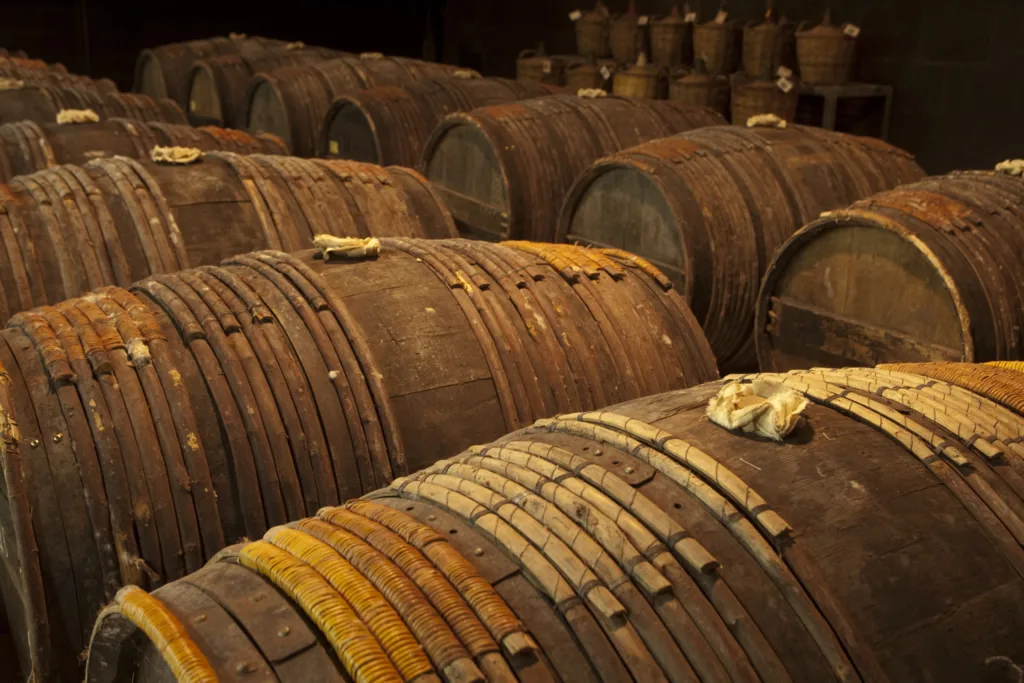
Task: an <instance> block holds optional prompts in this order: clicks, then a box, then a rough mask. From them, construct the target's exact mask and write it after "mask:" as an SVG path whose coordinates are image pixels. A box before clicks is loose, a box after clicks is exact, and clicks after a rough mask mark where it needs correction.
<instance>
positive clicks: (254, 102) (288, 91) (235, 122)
mask: <svg viewBox="0 0 1024 683" xmlns="http://www.w3.org/2000/svg"><path fill="white" fill-rule="evenodd" d="M197 68H198V67H197ZM453 76H454V77H463V78H479V76H480V74H478V73H477V72H475V71H471V70H467V69H460V68H458V67H453V66H449V65H447V64H437V63H433V62H425V61H422V60H418V59H409V58H406V57H385V56H383V55H381V54H378V53H364V54H362V55H360V56H358V57H355V56H341V57H338V58H336V59H329V60H326V61H323V60H321V61H317V62H314V63H306V64H300V65H292V66H283V67H282V68H277V69H272V70H264V73H258V74H255V76H254V77H252V78H251V79H249V80H246V82H245V83H244V84H243V88H244V89H243V90H242V93H243V95H244V97H243V99H242V100H234V101H233V102H232V105H231V106H232V111H233V112H234V113H233V114H232V115H228V113H227V112H226V111H225V110H224V109H223V106H224V103H225V100H228V99H232V98H231V97H227V98H226V97H225V95H224V89H219V90H218V92H219V93H220V103H219V104H216V105H214V106H213V107H208V106H207V105H206V104H204V103H203V101H202V100H200V101H198V102H196V100H195V99H193V100H192V101H190V102H189V109H190V111H191V112H192V115H193V117H194V120H195V121H206V120H207V119H208V117H207V116H205V115H204V113H203V112H204V111H206V110H207V109H208V108H212V109H219V110H220V111H224V112H225V113H224V117H223V124H224V125H229V126H235V127H240V128H247V129H251V130H265V131H267V132H270V133H274V134H275V135H278V136H280V137H281V138H282V139H283V140H285V142H287V143H288V145H289V146H290V147H291V149H292V151H293V153H294V154H296V155H298V156H313V155H315V154H316V148H317V143H318V141H319V139H320V130H321V128H322V124H323V121H324V117H325V115H326V114H327V111H328V110H329V109H330V107H331V104H332V102H334V101H335V99H337V98H338V97H341V96H343V95H349V94H351V93H355V92H358V91H360V90H363V89H365V88H372V87H376V86H397V85H405V84H410V83H415V82H418V81H421V80H423V79H430V78H438V77H453ZM198 86H199V81H197V80H193V91H195V88H197V87H198ZM530 90H531V91H533V92H537V91H540V90H542V88H532V89H530ZM192 102H196V106H195V107H193V104H192Z"/></svg>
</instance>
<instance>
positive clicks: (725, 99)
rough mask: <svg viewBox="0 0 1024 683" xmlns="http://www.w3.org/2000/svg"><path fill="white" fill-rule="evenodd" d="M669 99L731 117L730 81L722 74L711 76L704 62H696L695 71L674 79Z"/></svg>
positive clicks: (699, 60)
mask: <svg viewBox="0 0 1024 683" xmlns="http://www.w3.org/2000/svg"><path fill="white" fill-rule="evenodd" d="M668 97H669V99H671V100H676V101H677V102H683V103H685V104H693V105H696V106H698V107H708V108H710V109H714V110H715V111H717V112H718V113H719V114H721V115H722V116H724V117H726V118H728V117H729V79H728V78H727V77H726V76H723V75H722V74H714V75H713V74H709V73H708V72H707V68H706V67H705V66H704V60H702V59H700V58H697V59H695V60H694V68H693V71H692V72H690V73H688V74H682V75H680V76H679V77H676V78H673V79H672V82H671V83H670V84H669V88H668Z"/></svg>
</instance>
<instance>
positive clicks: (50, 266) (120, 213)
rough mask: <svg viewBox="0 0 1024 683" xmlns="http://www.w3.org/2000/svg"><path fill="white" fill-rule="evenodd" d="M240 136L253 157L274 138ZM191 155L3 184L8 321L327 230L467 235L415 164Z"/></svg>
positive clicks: (0, 223)
mask: <svg viewBox="0 0 1024 683" xmlns="http://www.w3.org/2000/svg"><path fill="white" fill-rule="evenodd" d="M230 140H232V141H233V142H234V143H235V146H236V149H237V148H238V147H240V146H245V147H248V150H247V151H249V152H257V151H263V149H264V148H265V146H266V144H267V141H266V140H265V139H261V138H255V137H251V136H248V135H246V134H243V133H240V132H236V134H235V135H233V136H231V138H230ZM218 142H219V141H218ZM192 154H193V155H197V154H198V150H193V151H192ZM186 161H189V163H153V162H150V161H148V160H145V161H140V160H137V159H132V158H129V157H127V156H123V157H122V156H118V157H113V158H100V159H94V160H92V161H90V162H88V163H86V164H84V165H82V166H74V165H63V166H56V167H53V168H48V169H46V170H43V171H39V172H37V173H33V174H30V175H23V176H16V177H14V178H12V179H11V180H10V181H9V183H8V184H7V185H5V186H0V314H2V315H3V317H4V319H6V318H7V317H8V316H9V315H12V314H14V313H17V312H18V311H24V310H27V309H29V308H33V307H35V306H40V305H44V304H55V303H57V302H59V301H62V300H63V299H66V298H68V297H71V296H78V295H81V294H83V293H84V292H87V291H89V290H90V289H94V288H96V287H100V286H103V285H120V286H127V285H128V284H130V283H131V282H134V281H135V280H138V279H140V278H143V277H146V276H148V275H152V274H157V273H170V272H174V271H176V270H180V269H182V268H188V267H195V266H201V265H210V264H215V263H217V262H218V261H220V260H222V259H224V258H227V257H228V256H232V255H235V254H240V253H245V252H248V251H254V250H259V249H267V248H270V249H284V250H287V251H296V250H299V249H306V248H309V247H311V246H313V238H314V237H315V236H317V235H320V234H325V235H334V236H338V237H373V236H377V237H383V236H396V237H429V238H437V237H453V236H455V235H456V230H455V227H454V224H453V222H452V219H451V215H450V214H449V213H448V211H447V209H445V208H444V206H443V205H442V204H441V202H440V201H439V199H438V198H437V197H436V195H435V194H434V192H433V191H432V190H431V188H430V186H429V184H428V183H427V182H426V181H425V180H424V179H423V178H422V176H420V175H419V174H418V173H416V172H415V171H412V170H410V169H404V168H400V167H391V168H383V167H380V166H374V165H370V164H360V163H356V162H349V161H342V160H319V159H316V160H312V159H309V160H307V159H297V158H294V157H288V156H278V155H267V154H238V153H235V152H223V151H218V152H208V153H205V154H202V155H197V156H195V158H194V159H191V160H186Z"/></svg>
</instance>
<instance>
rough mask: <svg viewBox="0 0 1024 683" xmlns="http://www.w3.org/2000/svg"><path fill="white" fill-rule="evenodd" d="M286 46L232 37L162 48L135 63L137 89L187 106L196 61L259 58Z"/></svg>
mask: <svg viewBox="0 0 1024 683" xmlns="http://www.w3.org/2000/svg"><path fill="white" fill-rule="evenodd" d="M286 44H287V43H285V42H284V41H281V40H272V39H270V38H260V37H255V36H254V37H252V38H250V37H248V36H244V35H237V34H232V35H230V36H228V37H227V38H223V37H215V38H205V39H202V40H189V41H185V42H182V43H169V44H167V45H159V46H157V47H154V48H149V49H146V50H143V51H142V52H140V53H139V57H138V59H136V60H135V86H134V88H133V89H134V90H135V92H138V93H142V94H143V95H149V96H150V97H153V98H161V97H170V98H171V99H172V100H174V101H175V102H177V103H178V104H180V105H181V106H182V107H186V106H187V105H188V76H189V72H190V71H191V70H192V65H193V64H194V63H195V62H196V61H198V60H200V59H206V58H207V57H216V56H217V55H226V54H239V53H242V54H246V55H249V56H256V55H260V54H265V53H266V52H268V51H270V50H274V49H278V50H280V49H284V46H285V45H286Z"/></svg>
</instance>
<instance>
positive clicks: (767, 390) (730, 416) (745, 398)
mask: <svg viewBox="0 0 1024 683" xmlns="http://www.w3.org/2000/svg"><path fill="white" fill-rule="evenodd" d="M807 405H808V401H807V399H806V398H805V397H804V396H803V395H802V394H799V393H797V392H795V391H793V390H792V389H789V388H787V387H785V386H783V385H781V384H779V383H777V382H769V381H766V380H754V381H753V382H750V383H746V384H744V383H741V382H729V383H728V384H726V385H725V386H724V387H722V390H721V391H719V392H718V394H716V395H715V397H714V398H712V399H711V400H710V401H708V409H707V416H708V419H710V420H711V421H712V422H714V423H715V424H716V425H719V426H720V427H725V428H726V429H734V430H740V431H744V432H748V433H754V434H758V435H760V436H766V437H768V438H769V439H774V440H776V441H782V440H783V439H784V438H785V437H786V435H787V434H789V433H790V432H792V431H793V429H795V428H796V426H797V425H798V424H800V419H801V417H800V414H801V413H803V411H804V409H805V408H807Z"/></svg>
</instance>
